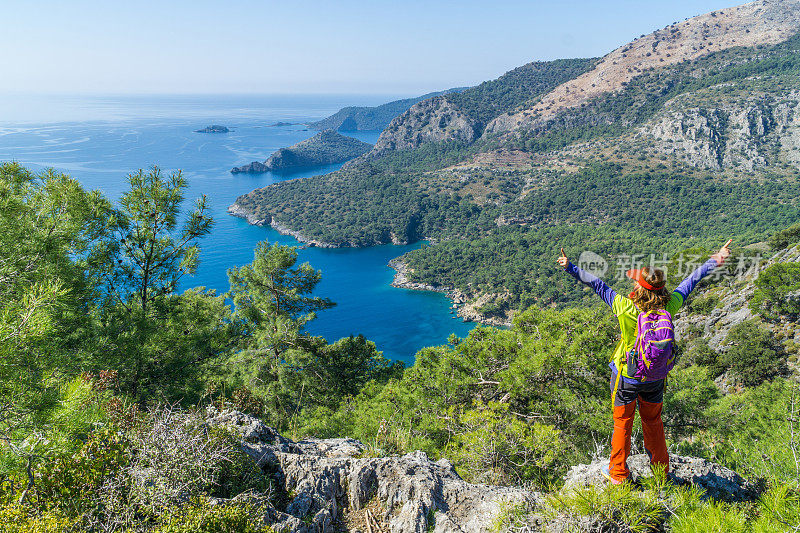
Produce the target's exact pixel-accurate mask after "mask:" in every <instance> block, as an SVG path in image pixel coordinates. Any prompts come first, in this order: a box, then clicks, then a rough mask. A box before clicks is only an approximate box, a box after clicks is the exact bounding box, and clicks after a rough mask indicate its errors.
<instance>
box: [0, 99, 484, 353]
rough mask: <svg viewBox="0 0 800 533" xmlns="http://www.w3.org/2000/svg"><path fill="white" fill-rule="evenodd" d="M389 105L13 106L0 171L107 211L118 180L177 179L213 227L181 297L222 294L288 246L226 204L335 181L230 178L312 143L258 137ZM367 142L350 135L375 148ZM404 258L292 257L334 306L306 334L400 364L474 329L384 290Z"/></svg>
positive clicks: (7, 111) (407, 295)
mask: <svg viewBox="0 0 800 533" xmlns="http://www.w3.org/2000/svg"><path fill="white" fill-rule="evenodd" d="M394 98H395V97H394V96H385V97H378V96H375V95H370V96H359V95H333V96H318V95H314V96H136V97H128V96H126V97H121V96H119V97H107V96H106V97H77V96H58V97H55V96H16V97H4V98H3V99H2V101H0V161H11V160H13V161H18V162H20V163H21V164H23V165H25V166H28V167H30V168H33V169H37V170H38V169H42V168H46V167H53V168H56V169H58V170H60V171H63V172H65V173H68V174H70V175H71V176H73V177H74V178H76V179H77V180H79V181H80V182H81V183H82V184H83V185H84V186H85V187H87V188H91V189H99V190H101V191H103V192H104V193H105V194H106V195H107V196H109V197H110V198H112V199H117V198H118V197H119V195H120V194H121V193H122V192H123V191H124V190H125V189H126V185H127V184H126V175H127V174H128V173H130V172H133V171H135V170H137V169H139V168H147V167H150V166H152V165H158V166H159V167H161V168H162V169H164V170H167V171H171V170H174V169H180V170H182V171H183V174H184V176H186V178H187V180H188V182H189V190H188V191H187V202H186V207H187V209H188V208H189V205H190V204H191V202H192V201H193V200H194V198H196V197H198V196H199V195H201V194H206V195H207V196H208V197H209V200H210V204H211V208H212V212H213V216H214V219H215V220H216V226H215V228H214V231H213V233H212V234H211V235H210V236H208V237H206V238H205V239H204V240H203V241H202V242H201V247H202V252H201V256H200V258H201V264H200V268H199V270H198V272H197V274H196V275H195V276H194V277H193V278H185V280H184V283H183V285H184V287H190V286H205V287H208V288H214V289H216V290H217V291H219V292H225V291H227V290H228V281H227V276H226V271H227V269H228V268H230V267H231V266H234V265H242V264H246V263H248V262H250V261H251V260H252V258H253V249H254V248H255V246H256V243H258V242H259V241H262V240H268V241H270V242H280V243H283V244H292V245H298V244H299V243H298V242H297V241H296V240H295V239H293V238H292V237H287V236H283V235H280V234H278V233H277V232H276V231H274V230H272V229H271V228H261V227H255V226H251V225H249V224H247V223H246V222H245V221H244V220H242V219H239V218H235V217H232V216H230V215H228V214H227V213H226V209H227V208H228V206H229V205H230V204H231V203H233V201H234V200H235V199H236V197H237V196H239V195H241V194H244V193H246V192H249V191H250V190H252V189H255V188H257V187H263V186H265V185H268V184H270V183H275V182H277V181H281V180H284V179H290V178H301V177H308V176H311V175H315V174H321V173H325V172H329V171H331V170H335V169H336V168H338V165H334V166H329V167H324V168H318V169H313V170H311V171H308V172H302V173H296V174H291V175H276V174H272V173H267V174H255V175H247V174H235V175H234V174H231V173H230V172H229V170H230V169H231V167H233V166H238V165H242V164H246V163H249V162H250V161H254V160H264V159H266V158H267V157H268V156H269V155H270V154H271V153H272V152H274V151H275V150H277V149H278V148H281V147H285V146H290V145H292V144H294V143H296V142H299V141H301V140H303V139H306V138H308V137H311V136H313V135H314V134H315V133H316V132H315V131H314V130H308V129H306V127H305V126H303V125H302V124H297V125H293V126H285V127H269V125H270V124H273V123H275V122H278V121H282V122H292V123H302V122H306V121H311V120H315V119H319V118H322V117H325V116H327V115H330V114H332V113H334V112H336V111H337V110H338V109H339V108H341V107H344V106H346V105H377V104H380V103H384V102H387V101H389V100H392V99H394ZM209 124H222V125H225V126H228V127H229V128H232V129H233V131H232V132H231V133H227V134H202V133H194V130H196V129H200V128H203V127H205V126H207V125H209ZM378 134H379V132H359V133H355V134H353V136H354V137H357V138H359V139H361V140H363V141H366V142H375V140H376V139H377V137H378ZM421 245H423V244H421V243H418V244H415V245H411V246H392V245H386V246H377V247H373V248H366V249H347V248H345V249H333V250H330V249H321V248H307V249H302V250H300V252H299V254H300V260H301V261H308V262H309V263H311V265H312V266H314V267H315V268H317V269H320V270H321V271H322V282H320V284H319V285H318V287H317V291H316V292H317V294H318V295H320V296H325V297H328V298H331V299H332V300H333V301H335V302H336V303H337V306H336V307H335V308H333V309H331V310H327V311H323V312H321V313H319V315H318V317H317V319H316V320H315V321H313V322H312V323H311V324H310V325H309V328H308V329H309V331H310V332H311V333H313V334H315V335H321V336H323V337H325V338H327V339H328V340H329V341H334V340H336V339H339V338H341V337H344V336H347V335H351V334H359V333H361V334H364V335H365V336H366V337H367V338H369V339H370V340H372V341H374V342H375V343H376V344H377V346H378V349H379V350H382V351H383V352H384V354H385V355H386V356H387V357H389V358H391V359H396V360H401V361H404V362H405V363H406V364H412V363H413V361H414V354H415V353H416V352H417V350H419V349H420V348H422V347H424V346H432V345H438V344H443V343H445V342H446V340H447V337H448V336H449V335H450V334H451V333H455V334H456V335H458V336H459V337H463V336H465V335H466V334H467V333H468V332H469V330H470V329H471V328H472V327H473V326H474V324H471V323H464V322H462V321H461V319H458V318H453V317H454V315H452V314H451V313H450V309H449V305H450V302H449V300H448V299H447V298H445V297H444V296H443V295H441V294H437V293H430V292H420V291H410V290H405V289H396V288H393V287H390V285H389V283H390V282H391V280H392V277H393V273H394V271H393V270H392V269H390V268H389V267H388V266H386V263H387V262H388V261H389V260H390V259H392V258H394V257H397V256H399V255H401V254H403V253H404V252H406V251H408V250H411V249H413V248H415V247H418V246H421Z"/></svg>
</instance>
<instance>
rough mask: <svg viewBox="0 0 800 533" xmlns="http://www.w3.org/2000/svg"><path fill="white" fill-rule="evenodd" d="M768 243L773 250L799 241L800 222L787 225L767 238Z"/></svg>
mask: <svg viewBox="0 0 800 533" xmlns="http://www.w3.org/2000/svg"><path fill="white" fill-rule="evenodd" d="M768 242H769V245H770V247H771V248H772V249H773V250H783V249H784V248H788V247H789V246H790V245H792V244H795V243H797V242H800V224H795V225H793V226H789V227H788V228H786V229H784V230H781V231H779V232H777V233H776V234H775V235H773V236H772V237H770V238H769V241H768Z"/></svg>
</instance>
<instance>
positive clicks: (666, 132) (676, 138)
mask: <svg viewBox="0 0 800 533" xmlns="http://www.w3.org/2000/svg"><path fill="white" fill-rule="evenodd" d="M712 90H724V87H714V88H712ZM682 100H683V98H678V99H676V100H673V101H671V102H668V103H667V105H666V106H665V109H664V111H662V112H661V113H659V115H658V116H657V117H656V118H655V119H654V120H652V121H651V122H650V123H649V124H647V125H645V126H644V127H643V128H641V130H640V132H639V133H638V135H637V136H638V137H640V138H641V137H645V138H649V139H652V140H653V141H655V145H656V150H657V151H659V152H661V153H666V154H674V155H676V156H677V157H678V158H679V159H682V160H683V161H684V162H686V163H688V164H689V165H692V166H695V167H702V168H710V169H715V170H722V169H727V168H743V169H747V170H750V171H752V170H754V169H756V168H760V167H764V166H768V165H769V164H774V163H775V155H774V154H777V153H779V151H780V148H781V147H782V146H784V147H786V148H787V149H786V150H785V153H786V154H787V155H788V156H789V157H787V159H788V160H789V161H790V162H791V161H792V158H791V156H793V155H795V154H794V152H795V150H793V147H794V146H797V144H798V143H800V113H798V112H797V111H796V107H797V104H798V100H800V93H791V94H788V95H786V96H784V97H782V98H780V99H778V100H776V99H773V98H771V97H768V96H761V97H758V98H750V99H748V100H747V101H746V102H744V103H739V104H737V103H736V102H735V101H732V102H730V103H729V104H727V105H722V106H717V107H712V108H706V107H695V108H688V109H686V108H684V107H683V106H682ZM795 160H799V159H798V157H797V156H796V157H795ZM795 162H796V161H795Z"/></svg>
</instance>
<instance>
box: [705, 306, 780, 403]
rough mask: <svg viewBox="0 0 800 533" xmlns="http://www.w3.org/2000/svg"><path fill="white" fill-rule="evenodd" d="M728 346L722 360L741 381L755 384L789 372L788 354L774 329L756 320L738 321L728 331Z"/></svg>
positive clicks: (722, 363) (749, 385)
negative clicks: (764, 326)
mask: <svg viewBox="0 0 800 533" xmlns="http://www.w3.org/2000/svg"><path fill="white" fill-rule="evenodd" d="M725 342H726V343H727V344H729V347H728V349H727V350H726V351H725V352H724V353H723V354H722V355H721V356H720V357H719V363H720V364H721V365H722V366H723V367H724V368H727V369H730V370H732V371H733V373H734V374H735V375H736V377H737V378H738V380H739V381H740V382H741V383H742V384H744V385H746V386H748V387H753V386H756V385H759V384H761V383H763V382H764V381H766V380H768V379H771V378H773V377H775V376H777V375H779V374H781V373H783V372H785V371H786V361H785V354H784V353H783V349H782V347H781V345H780V344H779V343H778V342H777V341H776V340H775V338H774V336H773V334H772V332H771V331H769V330H766V329H764V328H762V327H760V326H759V325H758V323H757V322H756V321H755V320H746V321H744V322H741V323H739V324H736V325H735V326H734V327H732V328H731V330H730V332H728V336H727V337H726V338H725Z"/></svg>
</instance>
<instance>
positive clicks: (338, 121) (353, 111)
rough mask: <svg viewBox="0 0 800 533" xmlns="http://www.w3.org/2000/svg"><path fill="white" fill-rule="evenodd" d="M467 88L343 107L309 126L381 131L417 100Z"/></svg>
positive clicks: (462, 89)
mask: <svg viewBox="0 0 800 533" xmlns="http://www.w3.org/2000/svg"><path fill="white" fill-rule="evenodd" d="M466 89H467V87H456V88H453V89H447V90H444V91H438V92H433V93H428V94H423V95H422V96H417V97H416V98H406V99H404V100H395V101H394V102H389V103H386V104H382V105H379V106H376V107H343V108H342V109H340V110H339V111H337V112H336V113H334V114H333V115H331V116H329V117H328V118H324V119H322V120H319V121H317V122H310V123H309V124H308V127H309V128H312V129H315V130H337V131H379V130H383V129H384V128H385V127H386V126H388V125H389V123H390V122H391V121H392V120H394V118H395V117H397V116H399V115H401V114H403V113H405V112H406V111H408V109H409V108H410V107H411V106H412V105H414V104H416V103H417V102H421V101H422V100H427V99H428V98H433V97H434V96H440V95H443V94H449V93H460V92H462V91H464V90H466Z"/></svg>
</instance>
